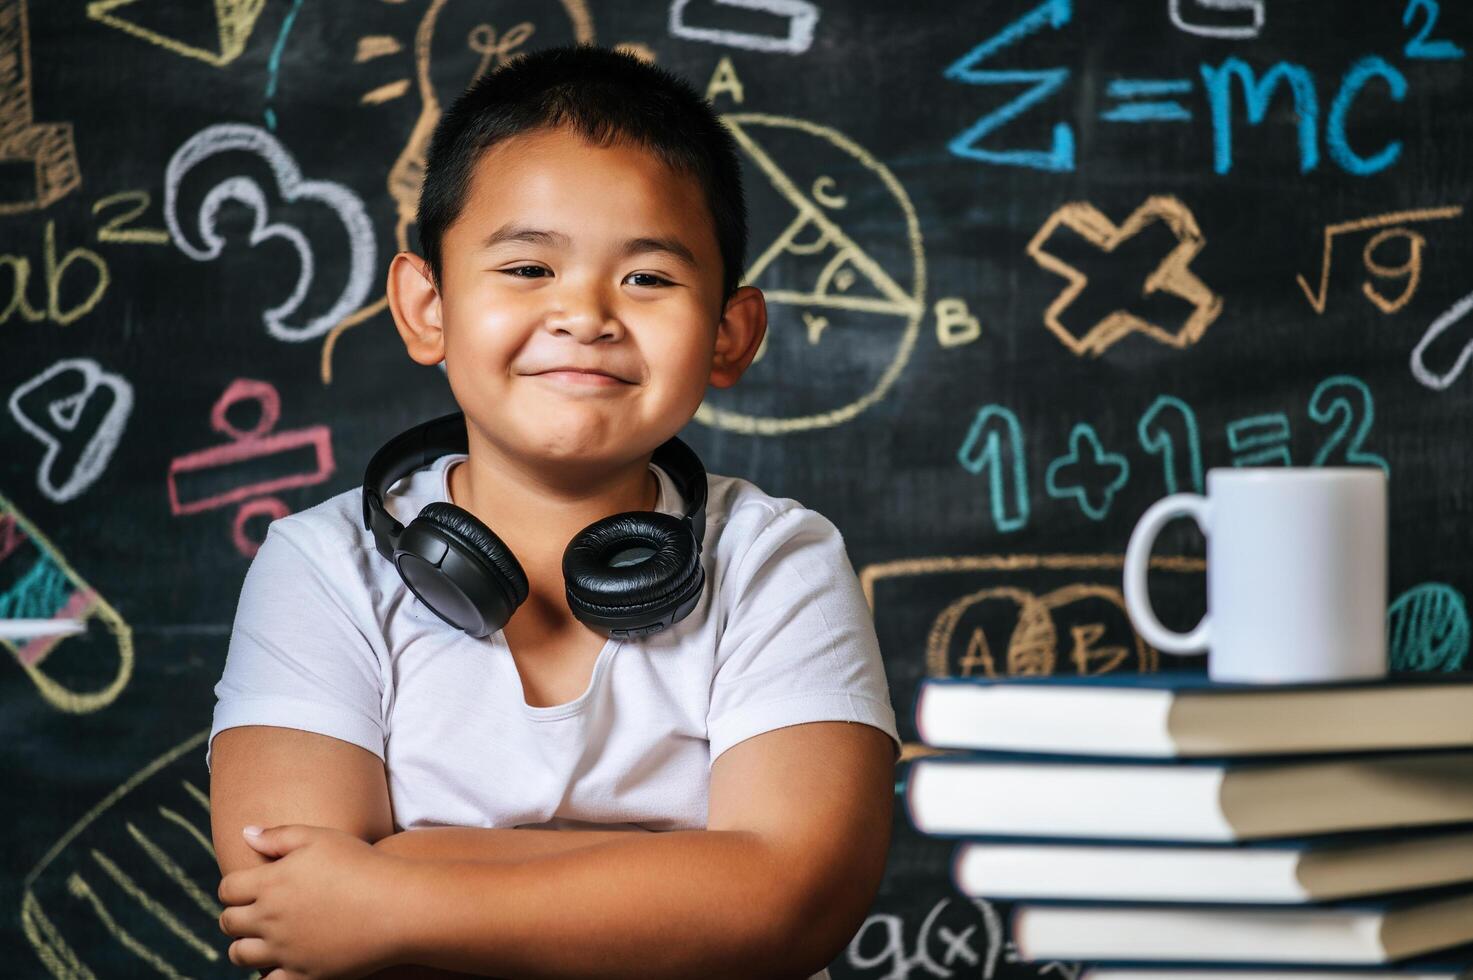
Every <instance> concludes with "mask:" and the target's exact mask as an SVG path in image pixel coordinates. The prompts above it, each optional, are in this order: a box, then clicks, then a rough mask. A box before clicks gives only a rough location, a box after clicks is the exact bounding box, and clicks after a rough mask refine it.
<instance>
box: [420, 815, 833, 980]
mask: <svg viewBox="0 0 1473 980" xmlns="http://www.w3.org/2000/svg"><path fill="white" fill-rule="evenodd" d="M552 833H570V832H564V831H553V832H552ZM619 836H620V837H621V838H623V839H618V840H610V841H605V842H604V843H600V844H593V845H590V846H584V847H579V848H577V849H576V850H569V851H564V852H562V853H556V854H547V855H543V856H541V857H533V858H528V859H525V860H521V861H506V862H484V861H464V860H454V861H439V860H414V861H404V862H401V863H399V864H398V865H397V870H396V872H395V874H396V875H397V876H398V880H397V881H396V884H395V888H394V897H393V898H394V905H395V907H396V917H397V923H398V926H397V928H398V929H399V932H400V936H399V938H400V945H401V948H402V956H403V958H404V959H405V960H406V961H409V962H415V963H425V964H429V965H431V966H435V967H438V968H443V969H447V970H461V971H466V972H471V973H490V974H495V975H498V976H516V977H554V978H555V977H589V976H598V977H606V978H609V980H616V978H621V977H629V978H641V980H643V978H649V980H658V978H662V977H670V978H675V977H692V976H699V977H708V978H712V980H718V978H723V977H732V978H748V977H753V976H763V977H794V978H803V977H807V976H808V975H810V974H812V973H814V972H817V970H819V969H821V968H822V966H823V963H822V962H820V963H817V964H814V963H813V960H814V958H815V956H819V957H821V956H822V955H823V951H819V950H815V949H812V948H811V947H813V942H812V940H811V938H810V937H811V936H812V935H816V934H821V933H822V932H823V930H820V929H817V928H813V929H812V930H808V929H804V928H803V925H804V923H802V922H801V921H799V920H800V919H801V918H802V917H803V916H804V915H810V916H812V915H817V914H819V913H820V912H821V909H820V908H815V907H814V906H813V905H812V904H809V906H808V911H807V912H802V913H800V912H799V911H798V908H799V905H800V903H799V901H798V900H797V896H796V895H794V894H793V891H792V890H793V883H792V881H791V876H786V875H784V873H783V867H782V866H783V863H784V862H783V861H782V859H781V856H780V854H779V853H778V852H777V851H775V850H774V849H772V848H770V847H769V846H768V845H767V844H766V843H765V842H764V841H763V840H762V839H761V838H759V837H758V836H756V835H755V834H750V833H746V832H739V831H707V830H686V831H669V832H666V833H659V834H623V833H621V834H619ZM808 925H811V926H815V927H816V926H817V923H809V924H808Z"/></svg>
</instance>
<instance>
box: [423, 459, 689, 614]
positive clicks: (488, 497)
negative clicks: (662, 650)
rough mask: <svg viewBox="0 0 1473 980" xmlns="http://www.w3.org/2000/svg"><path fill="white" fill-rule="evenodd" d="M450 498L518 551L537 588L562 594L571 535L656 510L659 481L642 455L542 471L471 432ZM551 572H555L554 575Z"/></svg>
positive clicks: (450, 481)
mask: <svg viewBox="0 0 1473 980" xmlns="http://www.w3.org/2000/svg"><path fill="white" fill-rule="evenodd" d="M447 485H448V487H449V490H450V502H451V503H453V504H455V505H456V506H457V507H460V508H462V509H464V510H468V511H470V512H471V513H472V514H473V515H475V517H476V518H477V519H479V520H480V521H481V523H483V524H485V525H486V526H487V527H489V528H491V530H493V531H495V532H496V536H497V537H499V538H501V540H502V541H504V542H505V543H506V545H507V547H509V548H510V549H511V550H512V552H513V553H514V554H515V555H516V556H517V561H518V562H520V563H521V565H522V568H523V570H524V571H525V572H526V573H527V576H528V578H529V580H531V584H532V588H533V589H534V590H535V591H546V592H548V593H549V594H555V595H561V594H562V559H563V552H564V551H565V550H566V549H567V547H568V542H569V541H571V540H572V539H573V536H574V535H576V534H577V533H578V532H579V531H581V530H583V529H584V528H585V527H587V526H588V525H590V524H592V523H593V522H594V521H596V520H599V519H601V518H604V517H609V516H611V515H613V514H618V513H622V512H624V511H630V510H653V509H654V506H655V503H656V501H657V500H658V498H659V488H660V485H659V481H658V479H657V478H656V477H655V474H654V473H653V472H651V470H650V468H649V457H648V456H644V457H641V458H639V459H636V460H632V461H631V462H629V463H627V464H625V465H623V466H621V467H619V468H617V469H616V470H613V471H610V470H609V469H608V468H607V467H588V466H585V467H580V468H577V469H571V468H564V469H561V470H547V469H540V468H536V467H529V466H527V465H525V464H524V463H518V462H516V461H513V460H510V459H508V458H507V457H506V456H505V455H504V454H502V453H500V452H498V450H497V448H496V447H494V446H491V445H489V444H484V443H482V444H477V443H476V442H475V441H474V435H472V441H471V444H470V448H469V452H468V457H467V458H466V459H465V460H462V461H457V462H455V463H453V464H452V465H451V467H450V472H449V478H448V483H447ZM553 576H555V578H554V577H553Z"/></svg>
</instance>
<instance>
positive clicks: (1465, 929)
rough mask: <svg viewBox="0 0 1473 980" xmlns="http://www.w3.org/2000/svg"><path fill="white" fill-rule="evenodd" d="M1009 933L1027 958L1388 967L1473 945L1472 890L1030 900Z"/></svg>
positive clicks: (1020, 908) (1016, 914)
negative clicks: (1295, 902) (1232, 900)
mask: <svg viewBox="0 0 1473 980" xmlns="http://www.w3.org/2000/svg"><path fill="white" fill-rule="evenodd" d="M1010 932H1011V935H1012V937H1013V942H1014V943H1015V945H1016V946H1017V950H1018V956H1019V958H1020V959H1022V960H1024V961H1038V960H1064V961H1081V960H1087V961H1090V962H1092V963H1118V962H1141V961H1169V962H1174V963H1199V964H1220V963H1239V964H1260V965H1263V966H1273V965H1279V964H1285V963H1296V964H1302V965H1311V964H1313V965H1323V966H1330V965H1352V966H1354V965H1359V966H1368V965H1381V964H1391V963H1395V962H1397V961H1399V960H1403V959H1407V958H1409V957H1413V956H1420V955H1424V954H1427V953H1432V952H1435V951H1437V950H1446V949H1450V948H1452V947H1456V946H1460V945H1464V944H1467V943H1473V886H1469V885H1455V886H1451V887H1446V888H1434V889H1421V890H1417V891H1411V892H1397V893H1395V894H1391V895H1384V896H1380V897H1378V898H1375V899H1356V900H1353V901H1344V902H1327V903H1322V904H1319V905H1316V906H1314V907H1313V908H1288V909H1286V908H1284V907H1282V906H1243V905H1221V904H1199V903H1173V904H1170V905H1161V904H1135V903H1118V902H1094V901H1091V902H1081V901H1067V902H1066V901H1049V902H1040V901H1031V902H1025V903H1020V904H1017V905H1014V906H1013V909H1012V920H1011V923H1010Z"/></svg>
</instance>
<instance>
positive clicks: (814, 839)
mask: <svg viewBox="0 0 1473 980" xmlns="http://www.w3.org/2000/svg"><path fill="white" fill-rule="evenodd" d="M213 758H214V762H213V765H212V773H211V821H212V830H213V834H214V839H215V845H216V854H217V859H218V861H219V864H220V869H221V873H222V875H227V874H229V873H230V872H232V871H234V870H237V869H242V868H250V867H255V866H257V865H259V864H264V863H266V861H267V860H268V859H267V858H265V857H263V856H262V855H260V854H258V853H256V852H255V851H253V850H252V849H251V848H250V847H249V845H247V844H246V843H245V841H244V839H243V838H242V836H241V828H242V827H243V826H244V825H246V824H248V823H254V824H258V825H260V826H265V827H270V826H275V825H280V824H287V823H301V824H310V825H313V826H319V827H332V828H337V829H340V830H343V831H345V832H347V833H349V834H352V835H353V836H356V837H359V838H360V839H362V840H364V841H367V842H369V843H371V844H373V847H374V850H375V851H381V852H384V853H385V854H387V855H392V856H394V857H397V858H402V859H405V860H406V861H408V862H410V865H409V866H408V868H407V870H408V875H407V877H406V878H405V879H404V881H405V889H406V891H407V892H409V894H401V895H396V896H387V895H386V896H384V899H385V905H384V907H385V916H386V919H385V921H386V922H387V921H388V920H389V915H390V914H389V912H388V909H389V906H390V903H391V902H392V905H393V912H392V919H393V922H394V923H395V928H396V929H397V930H399V936H400V938H401V943H400V947H399V948H401V949H402V950H403V951H404V960H403V962H404V963H406V964H421V966H399V967H389V968H388V969H386V970H381V971H379V972H378V973H375V974H373V975H372V976H373V977H374V980H410V978H430V977H435V978H448V977H455V976H464V975H466V974H471V975H493V976H505V977H513V976H543V977H575V976H578V977H587V976H591V975H597V976H600V977H619V976H630V977H634V976H638V977H651V978H655V977H690V976H703V977H713V978H715V977H725V976H730V977H751V976H764V977H768V976H770V977H796V978H804V977H807V976H809V975H810V974H812V973H814V972H817V971H818V970H820V969H822V968H823V966H824V965H826V964H827V963H828V962H829V961H830V960H832V959H833V957H834V956H835V955H837V953H838V952H839V951H840V950H841V949H842V948H843V946H844V944H845V943H846V942H847V941H848V940H849V938H850V937H851V936H852V935H853V934H854V933H855V931H856V930H857V929H858V927H859V925H860V924H861V922H862V920H863V917H864V915H865V912H866V911H867V910H868V908H869V906H870V904H871V903H872V901H873V900H874V897H875V894H876V893H877V891H878V889H879V885H880V880H881V878H882V876H883V873H884V864H885V855H886V851H887V849H888V846H889V838H890V821H891V807H892V803H893V786H894V763H895V752H894V746H893V743H892V742H891V740H890V739H889V737H888V736H887V735H885V733H884V732H882V731H880V730H879V729H876V728H873V727H871V726H868V725H863V724H852V723H847V722H812V723H807V724H801V725H792V726H789V727H786V728H780V729H776V730H774V731H770V732H766V733H763V734H761V735H757V736H754V737H752V738H749V739H747V740H745V741H743V742H740V743H738V744H737V745H735V746H733V747H732V748H730V749H728V750H727V751H726V752H724V753H723V754H722V755H721V756H720V757H719V758H718V759H717V760H716V761H715V763H714V764H713V766H712V768H711V777H710V792H709V803H710V805H709V815H708V821H707V828H706V829H705V830H692V831H671V832H666V833H659V834H645V833H630V832H623V831H547V830H486V829H479V828H435V829H426V830H410V831H405V832H402V833H398V834H395V833H393V832H392V831H393V821H392V816H391V811H390V805H389V798H388V788H387V779H386V777H385V773H384V769H383V764H382V763H381V762H380V761H379V759H378V758H377V757H376V756H374V755H373V754H372V753H370V752H368V751H367V750H365V749H363V748H361V747H359V746H356V745H352V744H351V743H348V742H344V741H340V740H338V739H334V738H330V737H328V736H323V735H316V734H313V733H309V732H302V731H298V730H295V729H288V728H275V727H268V726H244V727H241V728H233V729H228V730H226V731H224V732H222V733H220V734H219V735H218V736H217V737H216V739H215V742H214V748H213ZM405 899H408V900H405ZM447 971H459V972H447Z"/></svg>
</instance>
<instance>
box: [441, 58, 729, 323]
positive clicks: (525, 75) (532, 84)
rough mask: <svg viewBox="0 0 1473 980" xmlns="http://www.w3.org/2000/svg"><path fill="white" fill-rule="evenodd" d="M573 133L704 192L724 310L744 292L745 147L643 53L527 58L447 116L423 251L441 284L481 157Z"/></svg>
mask: <svg viewBox="0 0 1473 980" xmlns="http://www.w3.org/2000/svg"><path fill="white" fill-rule="evenodd" d="M559 126H567V127H569V128H571V129H572V130H573V131H574V132H576V133H577V134H578V135H579V136H581V137H582V138H583V139H585V140H587V141H588V142H590V143H593V144H595V145H597V146H609V145H611V144H614V143H617V142H627V143H631V144H634V145H637V146H640V147H642V148H644V149H647V150H650V151H651V152H653V153H654V154H655V155H656V156H658V157H659V158H660V159H661V160H663V161H664V163H665V164H666V165H667V166H669V167H670V168H672V169H673V170H675V171H677V172H679V173H685V174H689V175H690V176H692V177H694V178H695V179H696V180H697V181H698V182H699V183H700V185H701V188H702V190H703V191H704V193H705V198H706V202H707V206H708V208H709V209H710V212H711V218H712V221H713V223H714V225H715V231H716V243H717V245H718V246H719V247H720V250H721V265H722V302H723V303H724V302H725V301H726V300H727V299H730V298H731V295H732V294H733V293H734V292H736V290H737V287H738V286H739V285H740V283H741V275H742V266H743V263H744V261H745V254H746V248H747V208H746V202H745V199H744V197H743V194H742V178H741V162H740V157H739V156H738V151H737V145H736V141H735V140H734V139H733V138H732V136H731V133H730V132H729V131H728V130H727V129H726V126H725V125H724V124H722V122H721V120H720V118H719V117H718V116H717V114H716V111H715V110H714V109H713V108H712V106H711V103H710V102H709V101H707V100H706V99H705V98H703V97H702V96H701V95H700V94H699V93H698V92H697V91H696V90H695V88H693V87H692V86H691V85H690V83H689V82H687V81H685V80H684V79H682V78H680V77H679V76H677V75H675V74H673V73H671V72H669V71H666V70H665V69H663V68H661V67H659V66H658V65H654V64H650V63H647V62H645V61H642V60H640V59H639V58H638V57H637V56H635V55H633V54H627V53H625V52H623V51H616V50H612V49H609V48H600V47H596V46H594V45H590V44H576V45H565V46H561V47H553V48H543V49H541V50H539V51H533V52H529V53H525V54H519V55H517V56H515V57H514V58H512V59H510V60H508V61H507V62H506V63H505V64H503V65H502V66H501V67H499V68H497V69H496V70H495V71H492V72H489V73H487V74H485V75H482V76H481V77H480V78H478V79H476V80H475V81H474V82H472V83H471V85H470V87H468V88H467V89H466V90H465V91H464V92H462V93H461V94H460V96H459V97H458V98H457V99H456V100H455V102H454V103H453V104H452V105H451V106H450V108H449V109H448V110H447V111H446V112H445V113H444V114H443V115H442V116H441V117H440V121H439V123H438V124H437V125H436V126H435V132H434V134H433V135H432V136H431V137H430V145H429V150H428V152H427V153H426V156H425V170H424V183H423V185H422V186H421V188H420V193H419V214H418V224H419V243H420V250H421V252H423V253H424V259H425V261H426V262H427V263H428V264H429V267H430V274H431V275H432V276H433V277H434V281H435V282H436V283H438V282H440V281H441V271H442V268H443V265H442V253H441V249H440V243H441V241H442V239H443V238H444V235H445V231H446V229H448V228H449V227H450V225H451V224H452V223H454V221H455V219H456V218H457V217H458V216H459V215H460V211H461V208H462V207H463V206H464V204H465V197H466V193H467V192H468V191H469V189H470V182H471V175H472V173H473V172H474V169H475V165H476V162H477V161H478V160H479V159H480V157H481V155H482V154H483V153H484V152H485V151H486V150H487V149H489V148H490V147H492V146H494V145H495V144H497V143H499V142H501V141H503V140H505V139H507V138H509V137H512V136H516V135H518V134H521V133H528V132H533V131H536V130H539V129H546V128H555V127H559Z"/></svg>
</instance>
